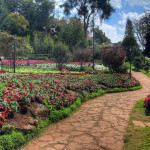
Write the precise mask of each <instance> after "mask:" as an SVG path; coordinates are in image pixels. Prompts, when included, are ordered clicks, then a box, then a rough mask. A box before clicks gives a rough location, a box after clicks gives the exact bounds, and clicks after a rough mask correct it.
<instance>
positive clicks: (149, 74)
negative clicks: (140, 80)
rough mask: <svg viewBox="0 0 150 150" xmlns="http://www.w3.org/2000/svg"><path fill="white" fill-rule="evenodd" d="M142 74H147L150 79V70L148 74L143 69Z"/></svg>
mask: <svg viewBox="0 0 150 150" xmlns="http://www.w3.org/2000/svg"><path fill="white" fill-rule="evenodd" d="M141 72H142V73H144V74H146V76H148V77H149V78H150V70H149V72H146V71H144V70H142V69H141Z"/></svg>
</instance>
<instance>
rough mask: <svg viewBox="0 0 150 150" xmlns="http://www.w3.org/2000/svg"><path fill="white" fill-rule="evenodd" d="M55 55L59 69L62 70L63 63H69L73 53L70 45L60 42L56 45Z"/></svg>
mask: <svg viewBox="0 0 150 150" xmlns="http://www.w3.org/2000/svg"><path fill="white" fill-rule="evenodd" d="M53 57H54V58H55V62H56V64H57V67H58V69H59V70H62V68H63V64H64V63H67V62H68V61H69V60H70V59H71V53H70V51H69V50H68V47H67V46H66V45H64V44H63V43H61V42H59V43H57V44H56V45H55V47H54V52H53Z"/></svg>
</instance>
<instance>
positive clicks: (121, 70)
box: [119, 62, 130, 74]
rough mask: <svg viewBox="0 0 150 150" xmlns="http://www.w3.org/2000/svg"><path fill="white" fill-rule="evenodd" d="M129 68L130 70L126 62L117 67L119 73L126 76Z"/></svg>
mask: <svg viewBox="0 0 150 150" xmlns="http://www.w3.org/2000/svg"><path fill="white" fill-rule="evenodd" d="M129 68H130V64H129V63H128V62H126V63H123V64H122V65H121V66H120V67H119V73H123V74H126V73H128V70H129Z"/></svg>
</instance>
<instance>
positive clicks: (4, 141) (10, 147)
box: [0, 135, 17, 150]
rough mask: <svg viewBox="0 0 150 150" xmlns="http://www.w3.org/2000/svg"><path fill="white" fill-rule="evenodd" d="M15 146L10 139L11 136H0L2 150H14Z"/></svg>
mask: <svg viewBox="0 0 150 150" xmlns="http://www.w3.org/2000/svg"><path fill="white" fill-rule="evenodd" d="M15 144H17V143H13V140H12V138H11V135H3V136H0V145H1V147H3V149H4V150H14V147H15Z"/></svg>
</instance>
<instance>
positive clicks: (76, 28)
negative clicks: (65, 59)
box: [59, 18, 88, 51]
mask: <svg viewBox="0 0 150 150" xmlns="http://www.w3.org/2000/svg"><path fill="white" fill-rule="evenodd" d="M59 40H60V41H62V42H63V43H65V44H66V45H68V46H69V49H70V51H73V48H75V47H86V46H87V45H88V44H87V41H86V39H85V37H84V30H83V26H82V23H81V21H80V19H78V18H70V19H69V21H68V23H66V24H65V25H64V26H63V28H61V32H60V33H59Z"/></svg>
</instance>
